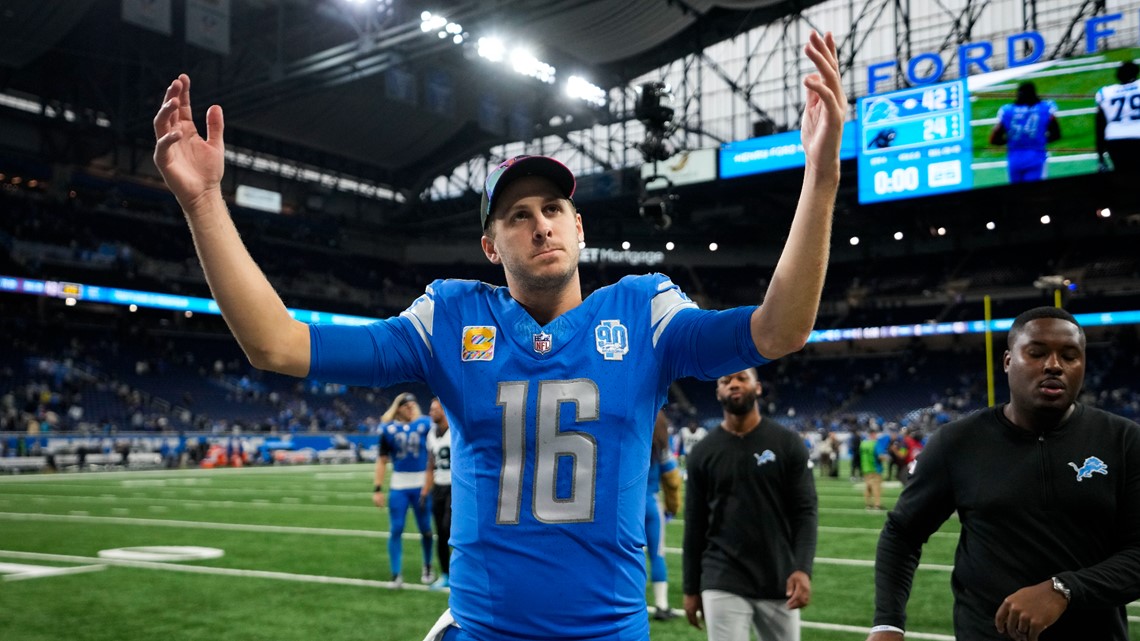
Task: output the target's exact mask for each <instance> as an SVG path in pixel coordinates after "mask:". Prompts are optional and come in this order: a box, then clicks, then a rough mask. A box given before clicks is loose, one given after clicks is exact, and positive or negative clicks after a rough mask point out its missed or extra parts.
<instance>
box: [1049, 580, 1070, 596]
mask: <svg viewBox="0 0 1140 641" xmlns="http://www.w3.org/2000/svg"><path fill="white" fill-rule="evenodd" d="M1053 589H1054V590H1056V591H1057V592H1060V593H1061V595H1062V596H1064V597H1065V600H1068V599H1069V598H1070V596H1069V594H1070V593H1069V587H1068V586H1067V585H1065V584H1064V583H1062V582H1061V579H1058V578H1057V577H1053Z"/></svg>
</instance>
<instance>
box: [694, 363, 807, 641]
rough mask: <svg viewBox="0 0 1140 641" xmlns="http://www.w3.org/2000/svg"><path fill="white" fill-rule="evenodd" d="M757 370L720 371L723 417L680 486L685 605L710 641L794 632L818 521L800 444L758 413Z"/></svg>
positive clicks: (793, 639)
mask: <svg viewBox="0 0 1140 641" xmlns="http://www.w3.org/2000/svg"><path fill="white" fill-rule="evenodd" d="M760 389H761V388H760V380H759V379H758V377H757V374H756V370H755V369H753V368H749V369H745V370H742V371H740V372H736V373H735V374H729V375H727V376H721V377H720V378H719V379H717V383H716V398H717V400H718V401H720V404H721V405H722V406H723V407H724V419H723V422H722V423H721V425H720V428H719V429H716V430H713V431H712V432H711V433H709V435H708V436H707V437H705V439H704V440H702V441H701V442H700V443H698V444H697V446H696V447H695V448H693V452H692V454H690V455H689V478H688V482H687V485H686V488H685V538H684V545H683V555H684V559H683V562H682V563H683V567H684V590H685V614H686V616H688V618H689V623H690V624H691V625H693V626H694V627H696V628H698V629H699V628H700V627H701V622H700V620H699V619H698V614H700V613H703V615H704V620H705V623H706V624H707V625H708V638H709V641H748V639H749V638H750V631H751V630H753V629H754V630H755V631H756V634H757V636H758V637H759V638H760V639H764V640H765V641H799V638H800V614H799V609H800V608H803V607H805V606H807V605H808V604H809V603H811V571H812V559H813V558H814V557H815V545H816V535H817V527H818V524H819V523H818V521H819V514H818V501H817V498H816V493H815V481H814V479H813V478H812V473H811V468H810V467H808V449H807V447H806V446H805V445H804V443H803V441H802V440H801V439H800V436H799V434H797V433H796V432H794V431H792V430H790V429H788V428H786V427H784V426H783V425H780V424H779V423H777V422H776V421H774V420H772V419H771V418H769V417H761V415H760V408H759V406H758V405H757V402H756V401H757V399H758V398H759V396H760Z"/></svg>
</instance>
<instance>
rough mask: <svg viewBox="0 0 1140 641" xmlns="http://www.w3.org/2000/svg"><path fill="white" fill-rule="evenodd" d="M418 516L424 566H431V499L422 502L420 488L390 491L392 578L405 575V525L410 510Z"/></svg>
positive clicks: (426, 498)
mask: <svg viewBox="0 0 1140 641" xmlns="http://www.w3.org/2000/svg"><path fill="white" fill-rule="evenodd" d="M409 507H410V508H412V511H413V512H414V513H415V515H416V525H417V526H418V527H419V528H420V534H421V535H422V540H421V543H422V545H423V548H424V565H425V566H429V565H431V497H430V496H428V497H424V501H423V503H421V502H420V489H419V488H418V487H413V488H408V489H406V490H389V491H388V514H389V518H390V519H391V522H392V523H391V532H390V533H389V535H388V561H389V563H391V565H392V576H396V575H398V574H403V572H402V571H401V570H402V568H403V567H404V545H403V542H402V537H403V535H404V523H405V521H406V520H407V518H408V508H409Z"/></svg>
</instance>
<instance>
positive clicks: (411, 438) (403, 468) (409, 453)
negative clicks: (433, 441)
mask: <svg viewBox="0 0 1140 641" xmlns="http://www.w3.org/2000/svg"><path fill="white" fill-rule="evenodd" d="M430 431H431V419H430V418H428V417H426V416H421V417H419V418H417V419H415V420H413V421H412V422H411V423H401V422H399V421H392V422H391V423H388V424H386V425H382V426H381V427H380V453H381V454H383V455H385V456H387V457H388V458H389V459H391V461H392V471H393V472H423V471H425V470H427V460H428V449H427V440H428V432H430Z"/></svg>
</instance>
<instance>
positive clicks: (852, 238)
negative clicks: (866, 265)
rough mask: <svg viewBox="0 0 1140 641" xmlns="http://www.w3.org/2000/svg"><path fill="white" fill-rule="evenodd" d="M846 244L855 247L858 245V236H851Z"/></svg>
mask: <svg viewBox="0 0 1140 641" xmlns="http://www.w3.org/2000/svg"><path fill="white" fill-rule="evenodd" d="M848 242H850V243H851V246H852V247H854V246H855V245H858V244H859V237H858V236H852V237H851V240H850V241H848Z"/></svg>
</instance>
